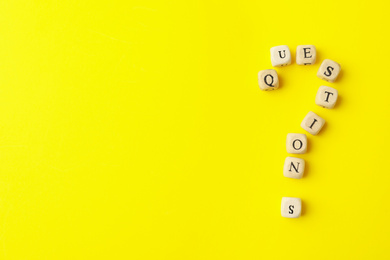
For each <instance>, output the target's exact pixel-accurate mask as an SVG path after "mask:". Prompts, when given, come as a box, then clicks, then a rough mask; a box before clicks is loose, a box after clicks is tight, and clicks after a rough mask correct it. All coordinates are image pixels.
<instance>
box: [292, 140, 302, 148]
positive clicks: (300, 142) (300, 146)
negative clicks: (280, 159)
mask: <svg viewBox="0 0 390 260" xmlns="http://www.w3.org/2000/svg"><path fill="white" fill-rule="evenodd" d="M296 141H298V142H299V144H300V145H299V148H296V147H295V142H296ZM292 145H293V148H294V149H295V150H299V149H301V148H302V145H303V143H302V141H301V140H299V139H295V140H294V142H293V143H292Z"/></svg>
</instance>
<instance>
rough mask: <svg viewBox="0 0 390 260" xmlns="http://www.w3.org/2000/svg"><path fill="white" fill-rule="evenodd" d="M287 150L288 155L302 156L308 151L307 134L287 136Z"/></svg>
mask: <svg viewBox="0 0 390 260" xmlns="http://www.w3.org/2000/svg"><path fill="white" fill-rule="evenodd" d="M286 148H287V152H288V153H294V154H302V153H306V150H307V137H306V135H305V134H287V140H286Z"/></svg>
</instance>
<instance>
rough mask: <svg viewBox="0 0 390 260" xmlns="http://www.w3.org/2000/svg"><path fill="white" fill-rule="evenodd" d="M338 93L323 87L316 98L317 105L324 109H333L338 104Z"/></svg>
mask: <svg viewBox="0 0 390 260" xmlns="http://www.w3.org/2000/svg"><path fill="white" fill-rule="evenodd" d="M337 97H338V91H337V90H336V89H334V88H331V87H327V86H321V87H320V88H319V89H318V92H317V96H316V104H317V105H319V106H321V107H324V108H333V107H334V106H335V104H336V101H337Z"/></svg>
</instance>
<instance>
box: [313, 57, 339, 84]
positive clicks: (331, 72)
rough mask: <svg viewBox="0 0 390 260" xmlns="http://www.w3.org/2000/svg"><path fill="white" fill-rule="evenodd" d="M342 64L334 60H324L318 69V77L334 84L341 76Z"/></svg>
mask: <svg viewBox="0 0 390 260" xmlns="http://www.w3.org/2000/svg"><path fill="white" fill-rule="evenodd" d="M340 70H341V67H340V64H338V63H337V62H335V61H332V60H324V61H323V62H322V64H321V66H320V68H319V69H318V72H317V77H319V78H320V79H323V80H326V81H328V82H334V81H335V80H336V79H337V77H338V75H339V74H340Z"/></svg>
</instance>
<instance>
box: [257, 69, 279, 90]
mask: <svg viewBox="0 0 390 260" xmlns="http://www.w3.org/2000/svg"><path fill="white" fill-rule="evenodd" d="M258 79H259V87H260V89H261V90H265V91H267V90H274V89H278V88H279V77H278V74H277V73H276V70H261V71H259V73H258Z"/></svg>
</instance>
